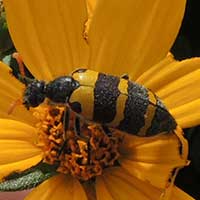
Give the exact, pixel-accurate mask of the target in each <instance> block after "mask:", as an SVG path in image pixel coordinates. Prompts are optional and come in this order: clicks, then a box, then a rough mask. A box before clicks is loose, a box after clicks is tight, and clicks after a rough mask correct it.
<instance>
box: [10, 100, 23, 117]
mask: <svg viewBox="0 0 200 200" xmlns="http://www.w3.org/2000/svg"><path fill="white" fill-rule="evenodd" d="M22 104H23V103H22V100H21V99H17V100H15V101H13V102H12V103H11V104H10V107H9V109H8V112H7V114H8V115H11V114H12V113H13V111H14V109H15V108H16V107H17V106H19V105H22Z"/></svg>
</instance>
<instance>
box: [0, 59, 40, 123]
mask: <svg viewBox="0 0 200 200" xmlns="http://www.w3.org/2000/svg"><path fill="white" fill-rule="evenodd" d="M0 77H1V78H0V85H1V87H0V97H1V98H0V117H1V118H10V119H16V120H19V121H23V122H26V123H29V124H33V123H35V122H36V119H35V118H34V117H33V116H32V114H31V112H29V111H27V110H26V109H25V108H24V106H22V105H17V106H15V107H14V109H13V112H12V114H10V115H8V111H9V110H10V109H11V107H12V105H13V104H14V103H15V102H16V101H17V100H19V99H20V100H21V99H22V93H23V90H24V85H23V84H21V83H20V82H19V81H18V80H17V79H16V78H15V77H13V76H12V75H11V73H10V68H9V67H8V66H6V65H5V64H3V63H2V62H0Z"/></svg>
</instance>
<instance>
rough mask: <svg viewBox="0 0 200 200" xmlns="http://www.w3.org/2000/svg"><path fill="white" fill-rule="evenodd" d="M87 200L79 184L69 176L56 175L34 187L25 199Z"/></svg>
mask: <svg viewBox="0 0 200 200" xmlns="http://www.w3.org/2000/svg"><path fill="white" fill-rule="evenodd" d="M36 199H39V200H59V199H65V200H87V197H86V194H85V192H84V190H83V188H82V186H81V184H80V183H79V182H78V181H77V180H76V179H75V178H72V177H71V176H66V175H58V176H54V177H52V178H50V179H48V180H47V181H45V182H43V183H42V184H41V185H39V186H38V187H37V188H35V189H34V190H33V191H32V192H31V193H29V194H28V196H27V197H26V198H25V200H36Z"/></svg>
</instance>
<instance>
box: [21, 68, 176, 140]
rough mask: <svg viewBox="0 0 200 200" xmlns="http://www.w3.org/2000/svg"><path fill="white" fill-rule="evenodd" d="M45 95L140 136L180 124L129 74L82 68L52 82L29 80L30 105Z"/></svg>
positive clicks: (87, 116) (26, 98) (25, 100)
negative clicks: (121, 75) (119, 74)
mask: <svg viewBox="0 0 200 200" xmlns="http://www.w3.org/2000/svg"><path fill="white" fill-rule="evenodd" d="M45 98H48V99H49V100H50V101H52V102H53V103H55V104H63V105H66V104H68V105H69V106H70V108H71V109H72V110H73V111H74V112H76V113H77V114H78V115H81V116H82V117H84V118H85V119H86V120H89V121H92V122H96V123H100V124H103V125H105V126H107V127H111V128H115V129H118V130H121V131H124V132H127V133H129V134H134V135H138V136H152V135H156V134H159V133H161V132H170V131H171V130H174V129H175V128H176V126H177V124H176V121H175V120H174V118H173V117H172V115H171V114H170V113H169V112H168V110H167V109H166V108H165V106H164V104H163V103H162V102H161V101H160V100H159V98H158V97H157V96H156V95H155V94H154V93H153V92H152V91H151V90H148V89H147V88H145V87H144V86H142V85H139V84H137V83H135V82H132V81H130V80H128V78H127V76H124V77H117V76H113V75H107V74H104V73H100V72H96V71H92V70H89V69H78V70H76V71H74V72H73V73H72V75H71V76H61V77H58V78H56V79H55V80H53V81H51V82H49V83H45V82H44V81H38V80H33V81H31V82H30V83H28V84H27V87H26V89H25V92H24V98H23V104H24V105H25V107H26V108H27V109H29V108H30V107H37V106H38V105H40V104H41V103H42V102H43V101H44V100H45Z"/></svg>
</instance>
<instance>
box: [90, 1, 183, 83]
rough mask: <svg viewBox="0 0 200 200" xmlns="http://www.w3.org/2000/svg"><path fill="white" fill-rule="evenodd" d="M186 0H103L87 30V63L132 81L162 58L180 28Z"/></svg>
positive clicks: (99, 2) (99, 69)
mask: <svg viewBox="0 0 200 200" xmlns="http://www.w3.org/2000/svg"><path fill="white" fill-rule="evenodd" d="M184 7H185V0H177V1H173V0H169V1H160V0H156V1H155V0H144V1H136V0H125V1H123V3H122V2H121V1H120V0H110V1H107V0H102V1H97V4H96V9H95V11H94V15H93V18H92V22H91V24H90V29H89V33H88V37H89V45H90V46H91V53H90V59H89V66H90V67H91V68H93V69H96V70H97V71H105V72H109V73H115V74H117V75H121V74H124V73H128V74H129V75H130V76H131V77H132V78H133V79H134V80H136V78H137V77H138V76H139V75H140V74H142V73H143V72H144V71H145V70H147V69H148V68H149V67H151V66H153V65H154V64H156V63H158V62H159V61H160V60H161V59H163V58H164V57H165V56H166V55H167V52H168V51H169V49H170V47H171V45H172V43H173V41H174V39H175V37H176V35H177V32H178V30H179V27H180V23H181V20H182V17H183V13H184Z"/></svg>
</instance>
